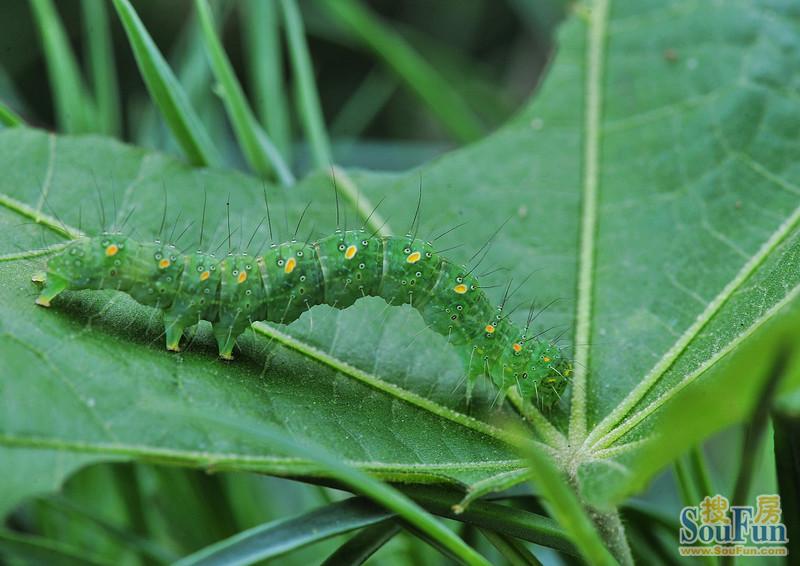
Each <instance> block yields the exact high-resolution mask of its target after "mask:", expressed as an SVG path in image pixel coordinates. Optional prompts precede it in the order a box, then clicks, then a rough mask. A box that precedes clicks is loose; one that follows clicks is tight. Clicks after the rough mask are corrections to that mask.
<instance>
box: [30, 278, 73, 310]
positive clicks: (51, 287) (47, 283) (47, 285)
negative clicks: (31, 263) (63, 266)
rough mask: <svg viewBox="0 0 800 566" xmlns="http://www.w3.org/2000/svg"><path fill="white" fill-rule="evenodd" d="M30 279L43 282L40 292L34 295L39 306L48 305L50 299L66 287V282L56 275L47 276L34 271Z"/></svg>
mask: <svg viewBox="0 0 800 566" xmlns="http://www.w3.org/2000/svg"><path fill="white" fill-rule="evenodd" d="M31 280H32V281H33V282H34V283H44V287H42V292H41V293H39V296H38V297H36V304H37V305H39V306H41V307H49V306H50V301H52V300H53V299H54V298H55V297H56V296H57V295H58V294H59V293H61V291H63V290H65V289H66V288H67V282H66V281H65V280H64V279H62V278H61V277H57V276H50V277H48V276H47V274H45V273H36V274H34V275H33V277H31Z"/></svg>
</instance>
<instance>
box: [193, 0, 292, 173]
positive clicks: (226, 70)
mask: <svg viewBox="0 0 800 566" xmlns="http://www.w3.org/2000/svg"><path fill="white" fill-rule="evenodd" d="M195 6H196V8H197V13H198V15H199V17H200V25H201V27H202V30H203V38H204V39H205V45H206V52H207V53H208V58H209V60H210V62H211V68H212V70H213V71H214V76H216V78H217V81H219V84H220V86H221V88H222V100H223V102H224V103H225V109H226V110H227V111H228V116H229V117H230V119H231V123H232V124H233V129H234V131H235V132H236V139H237V140H239V146H240V147H241V149H242V152H243V153H244V156H245V158H246V159H247V163H248V164H249V165H250V168H251V169H253V171H255V172H256V173H258V174H259V175H262V176H265V177H272V173H273V171H275V172H276V173H277V175H278V178H279V179H280V181H281V183H282V184H283V185H292V184H294V176H293V175H292V172H291V171H290V170H289V167H288V166H287V165H286V163H285V162H284V161H283V158H282V157H281V155H280V153H279V152H278V150H277V148H276V147H275V146H274V145H273V144H272V141H271V140H270V139H269V138H268V137H267V135H266V134H265V133H264V132H263V131H262V130H261V126H260V125H259V124H258V121H257V120H256V117H255V115H254V114H253V111H252V110H251V109H250V105H249V104H248V103H247V99H246V98H245V96H244V91H243V90H242V86H241V85H240V84H239V81H238V80H237V78H236V74H235V73H234V72H233V67H232V66H231V62H230V61H229V60H228V56H227V55H226V54H225V50H224V49H223V48H222V43H221V42H220V40H219V37H217V32H216V30H215V27H214V16H213V15H212V14H211V9H210V8H209V6H208V2H207V1H206V0H195Z"/></svg>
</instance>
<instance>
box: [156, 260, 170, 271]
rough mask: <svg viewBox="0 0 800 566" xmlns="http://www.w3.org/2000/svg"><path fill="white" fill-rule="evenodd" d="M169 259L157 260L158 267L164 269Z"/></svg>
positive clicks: (167, 265)
mask: <svg viewBox="0 0 800 566" xmlns="http://www.w3.org/2000/svg"><path fill="white" fill-rule="evenodd" d="M169 264H170V261H169V260H168V259H162V260H161V261H159V262H158V267H160V268H161V269H166V268H168V267H169Z"/></svg>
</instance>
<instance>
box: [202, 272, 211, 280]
mask: <svg viewBox="0 0 800 566" xmlns="http://www.w3.org/2000/svg"><path fill="white" fill-rule="evenodd" d="M209 277H211V272H210V271H204V272H203V273H201V274H200V281H205V280H206V279H208V278H209Z"/></svg>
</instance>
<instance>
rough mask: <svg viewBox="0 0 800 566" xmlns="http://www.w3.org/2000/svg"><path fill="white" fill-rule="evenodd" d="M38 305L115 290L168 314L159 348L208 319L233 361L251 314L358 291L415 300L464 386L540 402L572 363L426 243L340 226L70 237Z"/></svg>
mask: <svg viewBox="0 0 800 566" xmlns="http://www.w3.org/2000/svg"><path fill="white" fill-rule="evenodd" d="M34 280H36V281H39V282H40V283H41V282H43V283H44V284H43V287H42V289H41V292H40V294H39V296H38V298H37V299H36V303H37V304H39V305H41V306H49V305H50V302H51V301H52V300H53V299H54V298H55V297H56V296H57V295H59V294H60V293H61V292H63V291H64V290H81V289H115V290H118V291H122V292H125V293H128V294H129V295H130V296H131V297H132V298H133V299H135V300H136V301H137V302H139V303H141V304H143V305H148V306H151V307H155V308H157V309H159V310H161V311H162V312H163V316H164V326H165V335H166V346H167V348H168V349H169V350H174V351H178V350H179V348H180V340H181V338H182V336H183V332H184V330H185V329H186V328H188V327H190V326H192V325H194V324H197V323H198V322H199V321H200V320H207V321H209V322H211V323H212V325H213V332H214V336H215V338H216V341H217V344H218V347H219V355H220V357H222V358H224V359H232V353H233V349H234V346H235V343H236V338H237V337H238V336H239V335H240V334H242V332H244V331H245V330H246V329H247V328H248V327H249V326H250V324H251V323H252V322H254V321H259V320H266V321H270V322H279V323H287V324H288V323H290V322H292V321H294V320H296V319H297V318H298V317H299V316H300V315H301V314H302V313H303V312H305V311H306V310H308V309H310V308H311V307H312V306H314V305H317V304H323V303H324V304H328V305H331V306H333V307H335V308H346V307H348V306H350V305H352V304H353V303H354V302H355V301H356V300H358V299H359V298H361V297H365V296H379V297H382V298H383V299H385V300H386V301H387V302H388V303H389V304H392V305H400V304H410V305H411V306H412V307H414V308H416V309H417V310H418V311H419V312H420V314H421V315H422V317H423V319H424V320H425V322H426V323H427V324H428V326H429V327H430V328H432V329H433V330H434V331H436V332H438V333H439V334H442V335H443V336H445V337H447V339H448V341H449V342H450V343H451V344H453V345H454V346H456V347H457V349H458V350H459V351H460V352H462V355H463V359H464V365H465V368H466V376H467V394H468V395H469V394H470V393H471V391H472V387H473V385H474V383H475V381H476V380H477V379H478V377H480V376H488V377H489V378H490V379H491V380H492V382H493V383H494V384H495V385H496V386H497V387H498V389H499V390H500V394H501V395H502V394H504V393H505V392H506V391H507V390H508V388H509V387H516V388H517V390H518V392H519V393H520V395H521V396H522V397H523V398H524V399H527V400H532V401H534V402H536V403H537V404H538V405H540V406H551V405H552V404H553V403H555V401H557V400H558V399H559V398H560V395H561V393H562V392H563V390H564V388H565V387H566V384H567V381H568V378H569V375H570V373H571V369H572V366H571V363H570V361H569V360H567V359H566V358H565V357H564V356H563V354H562V352H561V351H560V349H559V348H558V347H557V346H555V345H554V344H551V343H549V342H546V341H543V340H539V339H537V338H535V337H526V336H525V332H524V330H523V329H521V328H519V327H517V326H516V325H514V324H513V323H512V322H511V320H510V319H509V318H508V316H505V315H504V314H503V308H502V306H501V307H495V306H493V305H492V304H491V303H490V301H489V299H488V297H487V296H486V294H485V293H484V292H483V291H482V290H481V288H480V285H479V283H478V280H477V278H476V277H474V276H473V275H472V274H471V273H469V272H468V271H467V270H466V268H465V267H464V266H460V265H457V264H454V263H452V262H449V261H447V260H446V259H444V258H442V257H441V256H440V255H439V254H437V253H436V251H435V250H434V249H433V247H432V245H431V244H430V243H429V242H425V241H423V240H420V239H416V238H413V237H412V236H405V237H394V236H386V237H372V236H370V235H368V233H367V232H365V231H364V230H349V231H341V230H337V231H336V232H334V233H333V234H332V235H330V236H328V237H325V238H322V239H320V240H318V241H316V242H312V243H301V242H294V241H293V242H287V243H282V244H280V245H273V246H272V247H271V248H270V249H269V250H268V251H266V252H265V253H264V254H263V255H259V256H257V257H256V256H250V255H248V254H246V253H229V254H227V255H224V256H219V257H217V256H215V255H213V254H210V253H205V252H196V253H189V254H183V253H181V252H180V251H179V250H178V249H177V248H176V247H175V246H173V245H170V244H164V243H162V242H159V241H155V242H149V243H141V242H137V241H135V240H133V239H132V238H130V237H127V236H125V235H122V234H103V235H101V236H97V237H93V238H82V239H79V240H76V241H75V242H73V243H72V244H70V245H69V246H68V247H66V248H65V249H64V250H63V251H62V252H61V253H59V254H58V255H56V256H53V257H52V258H51V259H50V261H49V262H48V265H47V273H46V275H45V277H42V276H41V275H39V276H36V277H35V278H34Z"/></svg>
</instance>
